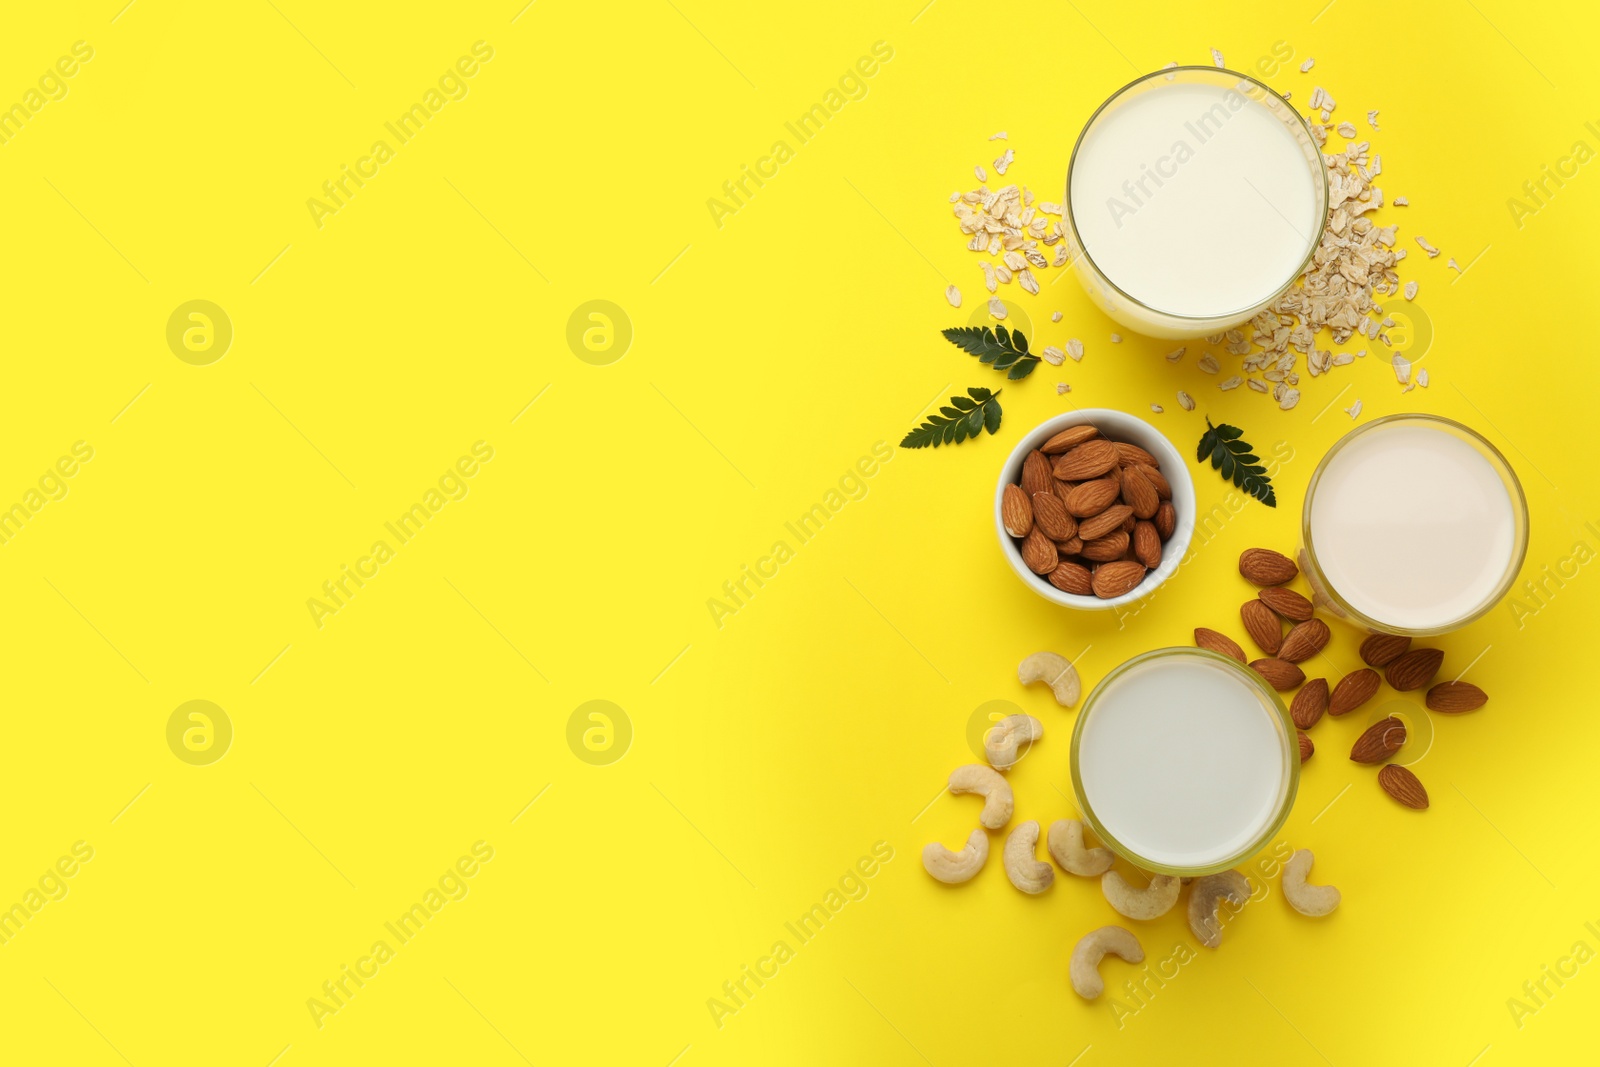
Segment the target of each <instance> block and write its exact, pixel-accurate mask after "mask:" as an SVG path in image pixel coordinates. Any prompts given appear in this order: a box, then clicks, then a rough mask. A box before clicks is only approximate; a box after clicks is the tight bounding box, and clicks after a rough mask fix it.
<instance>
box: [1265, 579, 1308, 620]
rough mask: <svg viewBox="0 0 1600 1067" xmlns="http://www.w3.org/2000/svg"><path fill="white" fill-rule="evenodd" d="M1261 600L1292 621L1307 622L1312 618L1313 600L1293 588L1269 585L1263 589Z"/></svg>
mask: <svg viewBox="0 0 1600 1067" xmlns="http://www.w3.org/2000/svg"><path fill="white" fill-rule="evenodd" d="M1260 596H1261V602H1262V603H1263V604H1265V605H1266V606H1267V607H1269V608H1271V609H1272V610H1273V611H1276V612H1277V613H1278V614H1279V615H1282V616H1283V617H1284V618H1286V619H1288V620H1289V621H1290V622H1305V621H1306V620H1307V619H1309V618H1311V613H1312V608H1311V601H1309V600H1307V599H1306V598H1305V597H1303V596H1301V595H1300V594H1299V593H1296V592H1295V591H1294V590H1293V589H1280V588H1278V587H1277V586H1268V587H1267V588H1266V589H1263V590H1261V594H1260Z"/></svg>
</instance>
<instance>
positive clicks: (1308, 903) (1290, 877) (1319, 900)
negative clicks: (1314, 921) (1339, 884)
mask: <svg viewBox="0 0 1600 1067" xmlns="http://www.w3.org/2000/svg"><path fill="white" fill-rule="evenodd" d="M1315 859H1316V857H1314V856H1312V855H1311V850H1310V849H1306V848H1303V849H1301V850H1300V851H1298V852H1296V853H1295V854H1294V855H1292V856H1290V857H1289V862H1288V863H1285V864H1284V865H1283V899H1284V900H1287V901H1288V902H1289V906H1290V907H1291V908H1293V909H1294V910H1295V911H1298V912H1299V913H1300V914H1301V915H1309V916H1311V917H1312V918H1320V917H1321V916H1324V915H1326V914H1328V912H1330V911H1332V910H1333V909H1334V908H1337V907H1338V906H1339V891H1338V890H1337V889H1335V888H1334V887H1333V886H1331V885H1311V884H1309V883H1307V882H1306V875H1308V874H1310V873H1311V864H1312V863H1313V862H1315Z"/></svg>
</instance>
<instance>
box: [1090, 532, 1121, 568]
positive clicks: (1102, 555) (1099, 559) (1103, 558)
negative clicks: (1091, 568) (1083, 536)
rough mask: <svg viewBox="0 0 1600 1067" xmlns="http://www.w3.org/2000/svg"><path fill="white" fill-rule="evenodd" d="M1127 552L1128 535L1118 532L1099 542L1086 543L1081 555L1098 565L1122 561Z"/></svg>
mask: <svg viewBox="0 0 1600 1067" xmlns="http://www.w3.org/2000/svg"><path fill="white" fill-rule="evenodd" d="M1127 551H1128V535H1127V534H1125V533H1123V532H1122V531H1121V530H1118V531H1117V532H1116V533H1112V534H1107V535H1106V536H1104V537H1102V538H1100V539H1098V540H1095V541H1085V542H1084V543H1083V552H1082V553H1081V555H1082V556H1083V558H1084V559H1092V560H1094V561H1095V562H1096V563H1109V562H1111V561H1113V560H1121V559H1122V555H1123V553H1124V552H1127Z"/></svg>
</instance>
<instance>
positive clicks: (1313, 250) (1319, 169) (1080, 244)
mask: <svg viewBox="0 0 1600 1067" xmlns="http://www.w3.org/2000/svg"><path fill="white" fill-rule="evenodd" d="M1184 71H1198V72H1202V73H1209V74H1225V75H1229V76H1231V77H1234V78H1238V79H1241V80H1243V81H1247V82H1249V83H1250V84H1252V85H1254V86H1256V87H1258V88H1260V89H1261V90H1262V91H1263V92H1265V93H1266V94H1267V95H1269V96H1272V97H1273V98H1275V99H1276V100H1278V102H1279V103H1281V104H1283V106H1284V108H1285V109H1286V110H1287V111H1288V112H1289V114H1291V115H1293V116H1294V117H1295V120H1296V121H1297V122H1298V123H1299V124H1300V129H1301V131H1302V132H1303V133H1304V134H1305V137H1306V143H1307V144H1309V145H1312V146H1314V147H1316V149H1317V150H1316V155H1317V160H1316V162H1317V166H1316V167H1315V168H1314V169H1315V171H1316V174H1315V177H1314V180H1315V182H1316V183H1317V186H1318V188H1319V189H1320V190H1321V194H1320V196H1319V202H1320V203H1321V204H1322V217H1321V218H1320V219H1318V220H1317V225H1316V231H1317V232H1316V236H1315V238H1314V239H1313V240H1312V241H1311V247H1310V248H1308V249H1306V254H1305V256H1304V258H1302V259H1301V260H1300V265H1299V266H1298V267H1296V268H1295V269H1294V272H1293V273H1292V274H1290V275H1289V278H1288V281H1286V282H1284V284H1283V285H1282V286H1281V287H1279V288H1278V289H1276V290H1274V291H1273V293H1272V294H1269V295H1268V296H1267V298H1266V300H1267V303H1269V304H1270V303H1271V302H1272V301H1273V300H1275V299H1277V297H1278V296H1280V295H1282V294H1283V293H1285V292H1287V291H1288V289H1289V287H1290V286H1292V285H1293V284H1294V283H1295V280H1296V279H1298V278H1299V277H1300V276H1301V275H1303V274H1304V273H1305V272H1306V267H1307V266H1309V265H1310V263H1311V260H1312V257H1314V256H1315V255H1316V254H1317V249H1318V248H1320V247H1321V246H1322V238H1323V236H1324V235H1325V234H1326V233H1327V232H1328V198H1329V195H1330V194H1329V190H1328V168H1327V166H1325V165H1323V164H1322V149H1321V148H1320V147H1318V146H1317V139H1316V137H1315V136H1314V135H1313V134H1312V133H1311V125H1310V123H1308V122H1307V121H1306V118H1305V116H1304V115H1302V114H1300V112H1299V110H1298V109H1296V108H1293V107H1290V106H1289V102H1288V101H1287V100H1284V99H1283V97H1282V96H1281V95H1279V93H1278V92H1277V90H1275V89H1273V88H1272V86H1270V85H1268V84H1266V83H1265V82H1263V81H1261V80H1260V79H1259V78H1253V77H1251V76H1250V75H1248V74H1245V73H1242V72H1240V71H1237V70H1233V69H1232V68H1229V67H1215V66H1212V67H1208V66H1204V65H1202V64H1199V63H1186V64H1183V65H1181V66H1175V67H1167V68H1165V69H1163V70H1156V71H1151V72H1150V73H1149V74H1141V75H1140V76H1139V77H1137V78H1135V79H1133V80H1132V81H1130V82H1128V83H1127V84H1126V85H1124V86H1122V88H1120V89H1118V90H1117V91H1116V92H1114V93H1112V94H1111V95H1110V96H1108V97H1106V98H1105V100H1103V101H1102V102H1101V104H1100V106H1099V107H1097V108H1095V109H1094V113H1093V114H1091V115H1090V116H1089V120H1088V121H1087V122H1085V123H1084V124H1083V129H1082V130H1080V131H1078V140H1077V141H1076V143H1074V144H1073V146H1072V157H1071V158H1070V159H1069V160H1068V162H1067V188H1066V195H1065V196H1064V197H1063V198H1062V205H1061V206H1062V211H1063V212H1064V213H1065V218H1066V220H1067V225H1068V226H1070V227H1071V228H1072V243H1073V246H1074V247H1075V248H1077V250H1078V254H1079V255H1081V256H1082V257H1083V258H1084V259H1085V260H1087V261H1088V263H1089V265H1090V266H1091V267H1093V268H1094V272H1095V273H1096V274H1098V275H1099V276H1100V277H1101V278H1102V279H1103V280H1104V281H1105V283H1106V284H1107V285H1109V286H1110V287H1111V288H1112V289H1113V290H1115V292H1116V293H1117V295H1118V296H1121V297H1122V298H1123V299H1124V300H1127V301H1128V302H1129V303H1131V304H1133V305H1135V306H1136V307H1140V308H1143V309H1144V310H1146V311H1148V312H1151V313H1152V314H1155V315H1164V316H1166V317H1167V318H1170V319H1173V320H1174V321H1176V322H1179V323H1209V322H1215V321H1217V320H1221V319H1235V318H1236V317H1237V316H1240V315H1246V313H1247V312H1249V311H1250V310H1251V309H1252V308H1254V307H1256V305H1255V304H1251V305H1248V306H1246V307H1242V308H1239V309H1237V310H1235V311H1219V312H1215V313H1212V314H1207V315H1184V314H1181V313H1179V312H1176V311H1165V310H1163V309H1161V308H1158V307H1155V306H1154V305H1151V304H1147V303H1146V302H1144V301H1143V300H1140V299H1139V298H1138V297H1136V296H1134V295H1133V294H1132V293H1130V292H1128V291H1127V290H1126V289H1123V288H1122V286H1120V285H1118V284H1117V283H1116V282H1114V281H1112V280H1111V276H1110V275H1109V274H1107V273H1106V272H1105V271H1104V270H1103V269H1101V267H1100V264H1098V263H1096V262H1095V261H1094V257H1093V256H1091V255H1090V254H1089V246H1088V245H1086V244H1085V243H1084V241H1083V235H1082V234H1080V233H1079V232H1078V221H1077V219H1076V218H1075V217H1074V214H1073V211H1072V175H1073V173H1074V171H1076V169H1077V166H1078V150H1079V149H1081V148H1082V147H1083V141H1084V138H1085V137H1086V136H1087V135H1088V133H1089V130H1090V129H1091V128H1093V126H1094V124H1095V121H1096V120H1098V119H1099V118H1100V116H1101V114H1102V113H1104V112H1105V110H1106V108H1108V107H1110V106H1111V105H1112V104H1114V103H1116V101H1118V100H1119V99H1121V98H1122V96H1123V95H1124V94H1125V93H1127V92H1128V90H1130V89H1132V88H1133V87H1134V86H1136V85H1140V84H1142V83H1143V82H1147V81H1149V80H1150V79H1151V78H1155V77H1164V76H1166V75H1168V74H1179V73H1182V72H1184ZM1308 162H1309V161H1308ZM1246 317H1247V318H1248V317H1249V316H1246ZM1240 321H1242V320H1240Z"/></svg>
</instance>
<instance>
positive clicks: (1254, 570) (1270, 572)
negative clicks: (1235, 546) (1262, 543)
mask: <svg viewBox="0 0 1600 1067" xmlns="http://www.w3.org/2000/svg"><path fill="white" fill-rule="evenodd" d="M1239 573H1240V574H1242V575H1244V577H1245V580H1246V581H1248V582H1249V583H1250V584H1252V585H1263V586H1265V585H1282V584H1283V583H1284V582H1287V581H1291V580H1293V578H1294V576H1295V575H1297V574H1299V573H1300V568H1299V567H1296V566H1295V565H1294V560H1292V559H1290V558H1289V557H1288V556H1285V555H1284V554H1283V553H1282V552H1274V551H1272V549H1270V548H1247V549H1245V550H1244V552H1242V553H1241V554H1240V556H1239Z"/></svg>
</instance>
